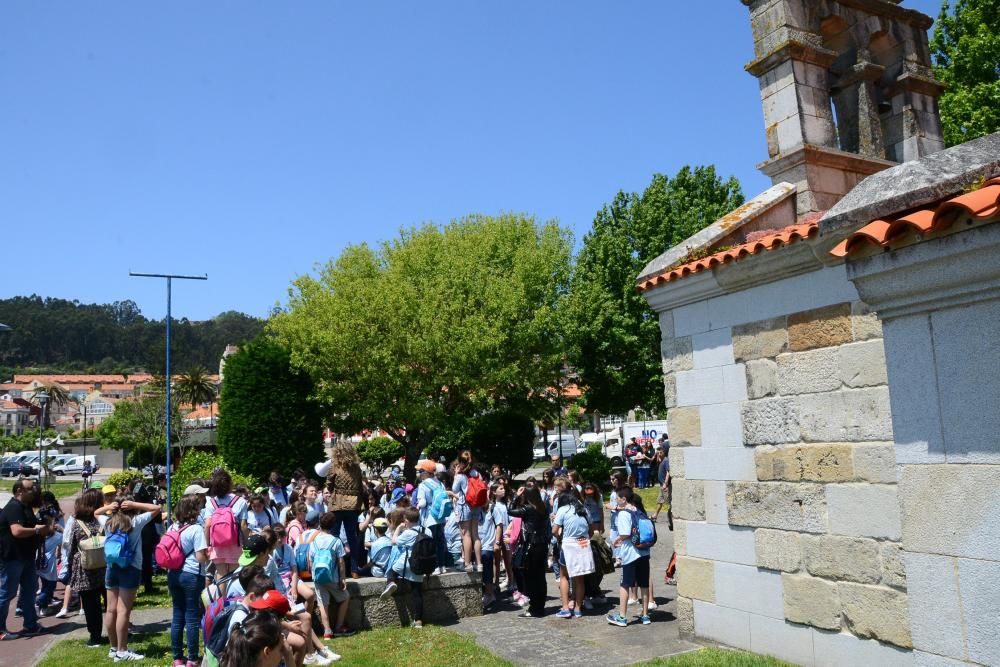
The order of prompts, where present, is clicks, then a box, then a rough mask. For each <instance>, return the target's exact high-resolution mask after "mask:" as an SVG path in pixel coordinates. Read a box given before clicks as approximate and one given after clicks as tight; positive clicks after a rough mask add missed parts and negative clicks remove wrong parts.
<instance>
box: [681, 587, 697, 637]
mask: <svg viewBox="0 0 1000 667" xmlns="http://www.w3.org/2000/svg"><path fill="white" fill-rule="evenodd" d="M677 631H678V633H679V634H680V636H681V637H682V638H684V639H692V638H693V637H694V602H693V601H692V600H691V598H686V597H683V596H680V595H678V596H677Z"/></svg>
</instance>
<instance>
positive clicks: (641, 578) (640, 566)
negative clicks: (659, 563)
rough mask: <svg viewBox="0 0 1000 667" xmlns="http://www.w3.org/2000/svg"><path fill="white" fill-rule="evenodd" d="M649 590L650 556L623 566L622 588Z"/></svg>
mask: <svg viewBox="0 0 1000 667" xmlns="http://www.w3.org/2000/svg"><path fill="white" fill-rule="evenodd" d="M633 586H638V587H639V588H649V556H640V557H639V558H638V559H637V560H634V561H632V562H631V563H629V564H627V565H622V588H632V587H633Z"/></svg>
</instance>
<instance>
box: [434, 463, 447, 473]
mask: <svg viewBox="0 0 1000 667" xmlns="http://www.w3.org/2000/svg"><path fill="white" fill-rule="evenodd" d="M446 470H447V468H445V467H444V464H443V463H438V464H437V465H436V466H435V467H434V472H444V471H446Z"/></svg>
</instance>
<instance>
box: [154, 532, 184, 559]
mask: <svg viewBox="0 0 1000 667" xmlns="http://www.w3.org/2000/svg"><path fill="white" fill-rule="evenodd" d="M187 528H188V526H186V525H181V527H180V528H178V529H177V530H168V531H167V532H165V533H164V534H163V537H161V538H160V541H159V542H158V543H157V544H156V549H155V550H154V551H153V555H154V556H155V557H156V564H157V565H159V566H160V567H162V568H163V569H164V570H179V569H181V568H182V567H184V561H185V560H186V559H187V557H188V554H186V553H184V549H183V547H182V546H181V534H182V533H183V532H184V531H185V530H187Z"/></svg>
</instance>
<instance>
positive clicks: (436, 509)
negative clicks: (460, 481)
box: [431, 480, 455, 523]
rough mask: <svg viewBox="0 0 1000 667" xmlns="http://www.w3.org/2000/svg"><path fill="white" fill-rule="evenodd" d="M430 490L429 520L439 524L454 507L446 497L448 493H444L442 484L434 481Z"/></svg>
mask: <svg viewBox="0 0 1000 667" xmlns="http://www.w3.org/2000/svg"><path fill="white" fill-rule="evenodd" d="M431 489H432V493H431V518H433V519H434V520H435V521H437V522H438V523H441V522H442V521H445V520H446V519H447V518H448V516H449V515H450V514H451V513H452V512H454V511H455V507H454V506H453V505H452V503H451V498H449V497H448V492H447V491H445V488H444V484H442V483H441V482H438V481H437V480H435V484H433V485H432V486H431Z"/></svg>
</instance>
